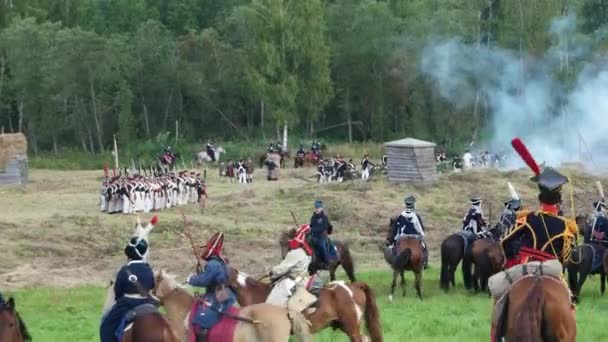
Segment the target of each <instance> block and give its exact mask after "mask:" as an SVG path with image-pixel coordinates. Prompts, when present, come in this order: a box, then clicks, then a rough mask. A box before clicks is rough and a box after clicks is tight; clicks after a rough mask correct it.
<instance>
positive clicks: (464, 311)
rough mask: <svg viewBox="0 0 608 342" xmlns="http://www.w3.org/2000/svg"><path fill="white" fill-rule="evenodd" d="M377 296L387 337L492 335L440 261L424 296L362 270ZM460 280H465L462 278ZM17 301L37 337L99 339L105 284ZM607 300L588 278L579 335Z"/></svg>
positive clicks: (326, 336)
mask: <svg viewBox="0 0 608 342" xmlns="http://www.w3.org/2000/svg"><path fill="white" fill-rule="evenodd" d="M360 275H361V278H362V280H364V281H367V282H369V283H370V284H371V285H372V286H373V288H374V290H375V291H376V295H377V297H378V305H379V306H380V310H381V318H382V327H383V330H384V336H385V341H387V342H399V341H417V342H427V341H428V342H431V341H446V342H447V341H453V342H460V341H488V340H489V320H490V318H489V317H490V312H491V301H490V299H489V298H488V297H487V296H485V295H481V294H477V295H475V294H470V293H467V292H466V291H465V290H464V289H462V288H461V286H460V287H459V288H457V289H456V291H455V292H452V293H448V294H444V293H443V292H441V291H440V290H439V289H438V282H437V267H431V268H430V269H429V270H427V274H426V277H425V281H424V295H425V297H426V298H425V299H424V301H420V300H418V299H417V298H415V290H414V288H413V282H412V281H411V279H412V276H411V275H408V276H407V277H408V278H407V279H406V280H407V281H408V293H407V295H406V297H401V296H400V295H399V296H396V298H395V300H394V301H393V302H392V303H389V302H388V300H387V296H386V294H387V293H388V291H389V285H390V274H389V273H388V271H386V272H373V273H372V272H366V273H361V274H360ZM459 284H461V282H460V281H459ZM13 294H14V295H15V297H16V300H17V306H18V309H19V310H20V312H21V313H22V315H23V317H24V319H25V320H26V321H27V324H28V327H29V329H30V332H31V333H32V335H33V338H34V341H36V342H38V341H40V342H56V341H73V342H77V341H83V342H84V341H96V340H97V341H98V337H97V336H98V335H97V327H98V323H99V316H100V312H101V307H102V305H103V301H104V298H103V297H104V295H105V290H104V289H103V288H101V287H75V288H70V289H61V290H58V289H31V290H19V291H17V292H14V293H13ZM607 314H608V301H607V300H606V298H605V297H600V295H599V285H598V282H597V279H592V280H591V281H589V283H588V284H587V287H586V290H585V293H584V301H583V303H582V304H580V305H579V306H578V307H577V313H576V316H577V321H578V326H577V328H578V338H577V341H583V342H586V341H589V342H592V341H606V340H608V331H607V330H606V329H605V325H604V324H605V321H606V315H607ZM315 341H323V342H330V341H347V339H346V338H345V336H344V335H343V334H342V333H341V332H339V331H335V332H334V331H331V330H330V329H327V330H325V331H324V332H322V333H321V334H318V335H315Z"/></svg>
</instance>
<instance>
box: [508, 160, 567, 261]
mask: <svg viewBox="0 0 608 342" xmlns="http://www.w3.org/2000/svg"><path fill="white" fill-rule="evenodd" d="M532 181H534V182H536V183H537V185H538V188H539V191H540V192H539V195H538V199H539V201H540V204H541V207H540V210H538V211H535V212H531V211H522V212H520V213H518V215H517V222H516V225H515V228H514V229H513V230H512V231H511V232H510V233H509V234H508V235H507V236H505V238H504V239H503V240H502V241H501V244H502V247H503V249H504V251H505V255H506V257H507V262H506V264H505V268H509V267H511V266H514V265H519V264H524V263H527V262H528V261H533V260H537V261H545V260H550V259H559V260H560V261H561V262H562V263H563V262H564V261H567V260H568V259H569V256H570V252H571V250H572V242H573V239H574V236H575V234H576V232H577V231H578V228H577V227H576V224H575V223H574V222H572V221H571V220H568V219H566V218H564V217H562V216H560V215H558V204H559V203H561V201H562V194H561V187H562V185H564V184H566V183H567V182H568V178H566V177H565V176H564V175H562V174H561V173H559V172H557V171H556V170H554V169H552V168H549V167H546V168H545V169H544V170H543V171H542V172H541V173H539V174H538V175H537V176H535V177H533V178H532Z"/></svg>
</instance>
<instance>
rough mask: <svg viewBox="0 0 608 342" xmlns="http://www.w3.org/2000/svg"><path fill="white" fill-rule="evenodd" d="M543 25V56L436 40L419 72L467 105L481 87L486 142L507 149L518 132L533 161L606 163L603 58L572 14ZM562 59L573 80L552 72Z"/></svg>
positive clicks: (607, 103)
mask: <svg viewBox="0 0 608 342" xmlns="http://www.w3.org/2000/svg"><path fill="white" fill-rule="evenodd" d="M549 32H550V34H551V37H552V40H553V45H552V46H551V47H550V48H549V49H548V50H547V52H546V53H545V54H544V55H543V56H541V57H532V56H530V55H527V54H525V52H524V56H523V63H522V59H520V53H519V51H513V50H506V49H501V48H496V47H489V48H488V47H484V46H481V47H478V46H476V45H472V44H465V43H463V42H462V40H460V39H451V40H446V41H440V42H437V41H435V42H432V43H429V44H428V45H427V46H426V47H425V49H424V50H423V52H422V60H421V68H422V72H423V73H424V74H425V75H426V76H427V77H429V78H430V79H431V80H433V81H434V83H435V84H436V86H437V90H438V91H439V93H440V94H441V95H442V96H443V97H444V98H445V99H447V100H448V101H449V102H450V103H452V105H454V106H455V107H457V108H459V109H463V108H472V107H473V103H474V102H475V95H476V92H477V91H478V90H479V89H482V90H483V92H485V96H486V99H487V101H488V110H489V112H490V116H491V120H490V125H491V127H488V128H489V129H490V131H491V138H490V141H487V142H485V143H486V144H487V145H489V146H490V148H492V149H495V150H500V149H509V150H511V148H510V145H509V144H510V141H511V139H512V138H514V137H520V138H522V139H523V141H524V142H525V143H526V145H527V146H528V148H529V149H530V151H531V153H532V155H534V157H535V158H536V159H537V161H538V162H539V163H543V162H545V163H546V164H547V165H554V166H559V164H561V163H563V162H572V161H577V162H582V163H584V164H585V165H586V166H589V167H592V168H593V167H598V166H607V165H608V64H607V63H605V62H603V61H599V58H595V57H596V56H595V54H594V51H593V49H592V48H591V47H592V46H593V40H590V39H587V40H584V39H581V37H582V36H580V35H578V36H577V34H576V18H575V17H574V16H567V17H559V18H557V19H555V20H554V21H553V22H552V25H551V27H550V29H549ZM598 35H599V33H598ZM592 38H594V39H601V38H602V37H598V36H597V35H596V36H594V37H592ZM594 58H595V60H594ZM566 67H567V68H569V70H568V71H569V72H571V73H575V74H576V77H575V80H576V81H575V82H574V84H570V85H566V84H563V83H562V82H561V81H560V80H559V79H558V78H557V75H558V72H559V71H560V70H561V71H563V70H564V68H566ZM522 71H523V73H522ZM511 151H512V150H511ZM513 160H515V161H516V162H517V165H512V166H521V163H520V161H519V158H514V159H513Z"/></svg>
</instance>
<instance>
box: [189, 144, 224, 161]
mask: <svg viewBox="0 0 608 342" xmlns="http://www.w3.org/2000/svg"><path fill="white" fill-rule="evenodd" d="M222 153H226V150H224V148H223V147H222V146H218V147H216V148H215V161H216V162H217V161H219V160H220V155H221V154H222ZM196 159H197V160H198V164H199V165H202V164H203V163H204V162H211V161H212V160H211V156H209V154H208V153H207V150H204V151H200V152H199V153H197V154H196Z"/></svg>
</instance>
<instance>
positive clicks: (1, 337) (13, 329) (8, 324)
mask: <svg viewBox="0 0 608 342" xmlns="http://www.w3.org/2000/svg"><path fill="white" fill-rule="evenodd" d="M30 340H31V337H30V334H29V333H28V331H27V329H26V327H25V324H24V323H23V321H22V320H21V318H20V317H19V314H18V313H17V310H16V308H15V299H14V298H12V297H11V298H9V299H8V301H6V302H0V341H7V342H13V341H14V342H17V341H30Z"/></svg>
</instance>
